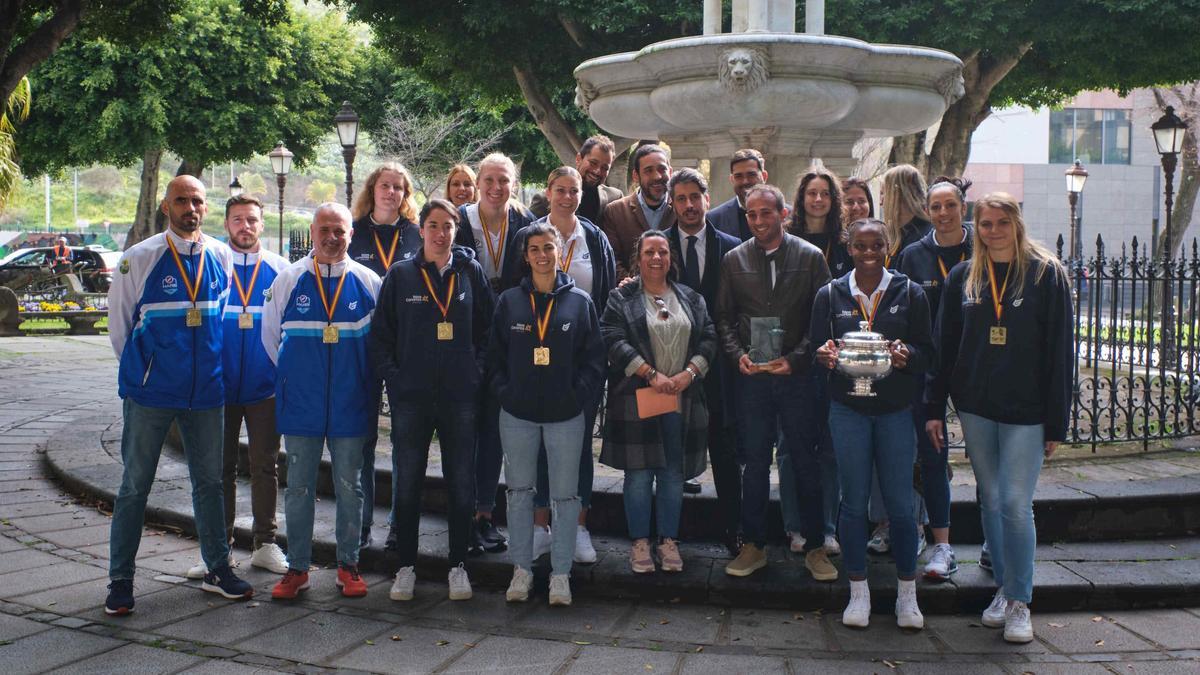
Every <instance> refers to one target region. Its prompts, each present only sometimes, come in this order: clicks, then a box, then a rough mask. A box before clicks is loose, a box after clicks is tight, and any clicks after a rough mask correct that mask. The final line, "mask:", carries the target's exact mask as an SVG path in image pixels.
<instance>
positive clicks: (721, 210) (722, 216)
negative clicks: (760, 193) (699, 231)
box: [708, 148, 767, 241]
mask: <svg viewBox="0 0 1200 675" xmlns="http://www.w3.org/2000/svg"><path fill="white" fill-rule="evenodd" d="M729 182H730V183H732V184H733V192H734V195H733V198H732V199H730V200H729V201H727V202H725V203H724V204H721V205H720V206H718V207H717V208H715V209H713V210H712V211H710V212H709V214H708V220H709V222H711V223H712V224H713V225H715V226H716V228H717V229H718V230H721V231H722V232H725V233H726V234H731V235H733V236H735V237H737V238H738V241H746V240H747V239H749V238H750V227H749V225H747V224H746V208H745V204H746V193H747V192H748V191H749V190H750V188H752V187H754V186H755V185H758V184H760V183H765V182H767V169H766V162H765V161H764V160H763V156H762V153H761V152H759V151H758V150H755V149H754V148H745V149H743V150H738V151H737V152H735V153H733V157H731V158H730V160H729Z"/></svg>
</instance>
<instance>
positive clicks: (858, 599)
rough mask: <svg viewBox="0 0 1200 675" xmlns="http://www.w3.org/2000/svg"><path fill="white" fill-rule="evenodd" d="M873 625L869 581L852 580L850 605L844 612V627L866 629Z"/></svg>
mask: <svg viewBox="0 0 1200 675" xmlns="http://www.w3.org/2000/svg"><path fill="white" fill-rule="evenodd" d="M870 623H871V588H870V587H869V586H868V585H867V580H866V579H863V580H862V581H854V580H853V579H851V580H850V604H848V605H846V611H844V612H842V625H843V626H850V627H851V628H866V627H867V625H868V624H870Z"/></svg>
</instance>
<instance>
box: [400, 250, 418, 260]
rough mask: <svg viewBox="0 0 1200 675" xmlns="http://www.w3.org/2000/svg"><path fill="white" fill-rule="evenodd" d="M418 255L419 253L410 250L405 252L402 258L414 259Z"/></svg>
mask: <svg viewBox="0 0 1200 675" xmlns="http://www.w3.org/2000/svg"><path fill="white" fill-rule="evenodd" d="M416 255H417V254H416V253H413V252H412V251H409V252H408V253H405V254H404V257H403V258H401V260H412V259H413V258H414V257H415V256H416Z"/></svg>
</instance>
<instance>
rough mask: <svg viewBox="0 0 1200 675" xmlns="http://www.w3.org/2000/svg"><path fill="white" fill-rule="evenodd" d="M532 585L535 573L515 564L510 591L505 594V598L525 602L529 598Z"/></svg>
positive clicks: (510, 600) (509, 585)
mask: <svg viewBox="0 0 1200 675" xmlns="http://www.w3.org/2000/svg"><path fill="white" fill-rule="evenodd" d="M531 586H533V574H531V573H530V572H529V571H528V570H525V569H522V568H520V567H517V566H515V565H514V566H513V578H512V582H511V583H509V584H508V592H506V593H505V594H504V599H505V600H507V601H509V602H525V601H526V600H528V599H529V589H530V587H531Z"/></svg>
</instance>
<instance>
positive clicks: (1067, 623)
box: [1033, 613, 1154, 654]
mask: <svg viewBox="0 0 1200 675" xmlns="http://www.w3.org/2000/svg"><path fill="white" fill-rule="evenodd" d="M1095 616H1099V615H1093V617H1091V618H1089V617H1088V616H1087V615H1086V614H1037V613H1035V614H1034V615H1033V621H1034V625H1033V627H1034V632H1035V634H1036V635H1037V636H1038V637H1039V638H1041V639H1042V640H1043V641H1045V642H1046V643H1048V644H1050V645H1051V646H1053V647H1054V648H1056V649H1058V650H1060V651H1062V652H1065V653H1067V654H1083V653H1098V652H1126V651H1145V650H1151V649H1154V645H1152V644H1150V643H1149V642H1147V641H1145V640H1143V639H1141V638H1139V637H1137V636H1136V635H1134V634H1133V633H1130V632H1129V631H1127V630H1125V629H1124V628H1122V627H1121V626H1119V625H1117V624H1115V623H1113V622H1111V621H1109V620H1107V619H1104V618H1101V620H1100V621H1095V620H1093V619H1094V618H1095ZM1052 623H1053V624H1061V627H1059V626H1050V624H1052Z"/></svg>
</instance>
